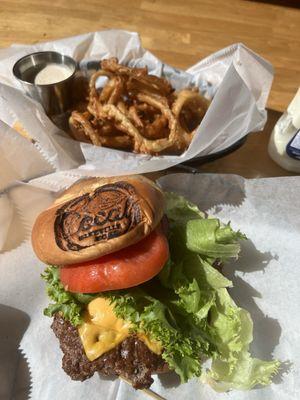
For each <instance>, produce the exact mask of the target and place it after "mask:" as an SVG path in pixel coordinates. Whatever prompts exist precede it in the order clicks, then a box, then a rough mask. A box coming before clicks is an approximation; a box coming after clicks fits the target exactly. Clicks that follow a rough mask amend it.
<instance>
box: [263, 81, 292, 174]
mask: <svg viewBox="0 0 300 400" xmlns="http://www.w3.org/2000/svg"><path fill="white" fill-rule="evenodd" d="M290 145H292V146H293V148H295V149H296V151H297V150H298V149H299V153H300V88H299V89H298V91H297V93H296V96H295V97H294V98H293V100H292V102H291V103H290V105H289V106H288V109H287V111H286V112H285V113H284V114H283V115H282V116H281V117H280V118H279V120H278V121H277V123H276V125H275V127H274V129H273V131H272V134H271V137H270V141H269V146H268V151H269V155H270V157H271V158H272V159H273V160H274V161H275V162H276V163H277V164H279V165H280V166H281V167H282V168H284V169H286V170H287V171H292V172H299V173H300V159H299V158H296V156H292V155H291V152H290V151H289V150H290V148H291V147H290ZM287 148H288V153H289V154H288V153H287Z"/></svg>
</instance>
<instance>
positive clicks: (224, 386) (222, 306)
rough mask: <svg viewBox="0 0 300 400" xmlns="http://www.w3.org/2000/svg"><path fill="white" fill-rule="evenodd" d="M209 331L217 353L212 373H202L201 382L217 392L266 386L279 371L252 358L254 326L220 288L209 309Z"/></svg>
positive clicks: (276, 366)
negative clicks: (250, 347) (250, 346)
mask: <svg viewBox="0 0 300 400" xmlns="http://www.w3.org/2000/svg"><path fill="white" fill-rule="evenodd" d="M209 331H210V332H211V335H212V337H213V338H214V343H215V344H216V346H217V349H218V352H217V353H216V354H215V355H214V357H213V361H212V365H211V370H210V371H207V372H204V373H203V374H202V378H201V379H202V380H203V381H205V382H207V383H209V384H210V385H211V386H212V387H213V388H214V389H215V390H217V391H227V390H230V389H239V390H249V389H251V388H253V387H254V386H256V385H259V384H260V385H268V384H270V383H271V379H272V376H273V375H274V374H276V373H277V372H278V368H279V366H280V362H279V361H277V360H274V361H262V360H259V359H257V358H252V357H251V355H250V353H249V345H250V343H251V342H252V339H253V336H252V333H253V323H252V320H251V317H250V315H249V313H248V312H247V311H245V310H243V309H242V308H239V307H237V306H236V305H235V303H234V302H233V300H232V299H231V298H230V296H229V294H228V292H227V290H225V289H219V290H218V294H217V302H216V304H215V305H214V306H213V307H212V309H211V321H210V324H209Z"/></svg>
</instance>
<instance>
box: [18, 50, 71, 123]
mask: <svg viewBox="0 0 300 400" xmlns="http://www.w3.org/2000/svg"><path fill="white" fill-rule="evenodd" d="M49 64H60V65H65V66H67V67H68V68H70V71H71V72H72V73H71V75H70V76H69V77H68V78H66V79H64V80H62V81H60V82H57V83H50V84H45V85H38V84H35V83H34V80H35V77H36V75H37V74H38V73H39V72H40V71H41V70H42V69H43V68H45V67H46V66H47V65H49ZM76 68H77V64H76V61H75V60H73V58H71V57H68V56H65V55H63V54H60V53H56V52H55V51H40V52H38V53H32V54H28V55H27V56H24V57H22V58H21V59H20V60H18V61H17V62H16V63H15V65H14V66H13V74H14V76H15V77H16V78H17V79H18V80H19V81H20V82H21V84H22V86H23V88H24V90H25V92H26V93H27V94H29V96H31V97H32V98H33V99H35V100H37V101H39V102H40V103H41V104H42V105H43V107H44V109H45V112H46V114H48V115H49V116H50V117H51V116H54V115H59V114H62V113H64V112H65V111H67V109H68V108H69V107H70V104H71V93H70V92H71V84H72V80H73V78H74V75H75V72H76Z"/></svg>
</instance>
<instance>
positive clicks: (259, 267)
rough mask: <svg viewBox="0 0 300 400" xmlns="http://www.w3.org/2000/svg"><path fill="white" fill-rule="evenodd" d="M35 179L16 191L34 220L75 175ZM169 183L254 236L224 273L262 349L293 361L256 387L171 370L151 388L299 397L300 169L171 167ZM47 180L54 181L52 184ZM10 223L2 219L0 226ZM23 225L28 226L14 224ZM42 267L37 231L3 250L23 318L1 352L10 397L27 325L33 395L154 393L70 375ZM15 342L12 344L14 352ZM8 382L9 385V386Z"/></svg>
mask: <svg viewBox="0 0 300 400" xmlns="http://www.w3.org/2000/svg"><path fill="white" fill-rule="evenodd" d="M33 182H34V186H33V185H29V184H19V185H15V186H14V187H11V189H10V190H9V191H8V196H9V198H10V199H12V202H13V204H14V207H15V208H16V209H17V210H18V213H19V214H20V215H21V216H22V220H23V221H25V225H26V226H25V227H26V229H27V230H28V229H29V227H30V225H31V224H32V222H33V220H34V217H35V214H37V213H38V212H39V211H40V210H41V209H43V208H44V207H46V205H47V204H49V203H50V202H51V201H52V200H53V197H54V196H55V193H54V192H53V188H55V191H58V190H59V189H60V188H63V187H64V186H65V185H66V184H67V183H68V184H70V183H71V182H70V177H67V178H65V177H64V176H63V174H61V173H58V174H52V175H49V176H46V177H43V178H38V179H35V180H34V181H33ZM160 184H161V185H162V187H163V188H164V189H165V190H170V191H176V192H178V193H180V194H182V195H185V196H186V197H187V198H188V199H190V200H191V201H193V202H195V203H196V204H198V205H199V207H200V208H201V209H202V210H206V211H209V213H211V214H213V215H215V216H217V217H218V218H220V219H221V220H222V221H224V222H227V221H229V220H231V222H232V226H233V228H235V229H240V230H241V231H243V232H244V233H245V234H246V235H247V236H248V238H249V240H248V241H247V242H243V243H242V252H241V255H240V258H239V260H238V261H237V262H231V263H229V264H228V265H227V266H226V267H225V270H224V273H225V274H226V276H228V277H229V278H230V279H232V280H233V283H234V288H233V289H231V294H232V296H233V298H234V299H235V300H236V302H237V303H238V304H239V305H241V306H242V307H245V308H246V309H247V310H248V311H250V313H251V315H252V318H253V321H254V342H253V345H252V352H253V354H254V355H255V356H257V357H260V358H264V359H271V358H272V357H275V358H278V359H280V360H281V361H282V362H284V364H283V368H282V372H281V374H280V375H279V376H277V377H276V378H275V383H273V384H272V385H271V386H269V387H267V388H259V389H254V390H252V391H250V392H239V391H234V392H230V393H227V394H218V393H215V392H213V391H212V389H210V388H209V387H208V386H205V385H202V384H201V383H199V381H198V380H197V379H194V380H192V381H190V382H188V383H187V384H184V385H180V386H178V381H177V380H176V379H174V377H172V376H170V375H169V376H162V377H160V378H155V382H154V384H153V386H152V389H153V390H155V391H156V392H158V393H160V394H161V395H162V396H164V397H165V398H166V399H168V400H169V399H172V400H173V399H174V400H177V399H178V400H181V399H183V398H186V399H205V400H218V399H221V398H222V399H223V398H225V397H226V399H228V400H242V399H243V400H245V399H247V400H271V399H272V400H296V399H299V398H300V372H299V371H300V361H299V354H300V342H299V337H298V336H299V331H300V315H299V309H300V308H299V307H300V292H299V268H297V264H298V260H299V259H300V247H299V242H300V216H299V197H300V179H299V178H298V177H285V178H269V179H256V180H246V179H243V178H241V177H238V176H235V175H212V174H201V175H200V174H199V175H191V174H176V175H167V176H165V177H163V178H162V179H160ZM47 186H48V188H50V189H51V190H47V189H46V187H47ZM21 223H22V222H21ZM1 229H2V226H1V225H0V232H1ZM15 229H16V230H17V229H20V227H19V226H15ZM42 270H43V265H42V263H41V262H39V261H38V260H37V258H36V257H35V255H34V254H33V251H32V249H31V246H30V243H29V242H28V241H27V242H23V243H22V244H21V245H20V246H19V247H18V248H16V249H14V250H10V251H9V252H6V253H4V254H2V255H1V256H0V274H1V280H0V304H1V306H0V307H2V309H1V315H3V307H5V310H4V311H5V313H6V314H5V315H7V313H9V315H11V313H13V315H16V324H17V322H18V324H17V326H18V327H19V329H18V330H17V331H16V332H14V334H13V335H12V336H11V338H9V340H8V338H7V336H6V341H5V340H4V338H3V331H2V330H1V331H0V332H1V333H0V354H3V353H5V354H6V358H4V360H8V361H10V364H9V365H7V368H2V369H1V368H0V382H3V381H5V382H8V383H9V382H10V384H7V385H6V386H2V392H1V391H0V399H1V400H2V399H7V398H10V395H11V393H10V391H9V390H11V382H12V379H11V371H12V370H13V369H15V368H16V365H13V364H14V361H15V360H16V357H13V355H15V353H14V352H15V351H16V342H18V341H19V340H20V336H21V335H22V334H23V333H24V332H25V334H24V336H23V338H22V340H21V344H20V347H21V349H22V351H23V352H24V354H25V355H26V357H27V359H28V363H29V366H30V370H31V379H32V387H31V399H33V400H40V399H43V400H53V399H55V400H71V399H72V400H77V399H78V400H79V399H82V398H89V399H90V400H101V399H103V400H114V399H118V400H127V399H129V398H130V399H138V400H145V399H147V396H146V395H145V394H143V393H141V392H139V391H134V390H133V389H132V388H130V387H129V386H128V385H127V384H126V383H124V382H120V381H119V380H115V381H110V380H103V379H100V378H99V377H98V376H97V375H95V376H94V377H93V378H92V379H90V380H88V381H85V382H83V383H81V382H74V381H71V380H70V379H69V378H68V376H67V375H65V373H64V372H63V371H62V369H61V367H60V364H61V356H62V355H61V351H60V350H59V347H58V342H57V340H56V338H55V337H54V334H53V333H52V331H51V330H50V324H51V320H50V319H49V318H47V317H44V316H43V315H42V310H43V308H44V307H45V306H46V304H47V302H48V299H47V297H46V295H45V293H44V283H43V281H42V280H41V279H40V273H41V271H42ZM7 307H11V308H13V309H8V308H7ZM10 312H11V313H10ZM28 323H29V327H28V328H27V329H26V327H27V325H28ZM7 349H10V352H9V354H11V355H12V356H11V357H9V356H8V350H7ZM8 366H9V367H8ZM4 390H6V393H5V394H2V393H3V391H4ZM5 395H6V396H7V397H5Z"/></svg>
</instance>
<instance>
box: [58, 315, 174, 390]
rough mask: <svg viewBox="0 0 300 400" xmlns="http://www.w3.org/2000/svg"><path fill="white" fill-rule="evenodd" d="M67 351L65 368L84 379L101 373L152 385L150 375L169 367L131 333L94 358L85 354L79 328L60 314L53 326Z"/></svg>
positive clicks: (138, 386) (142, 385) (139, 385)
mask: <svg viewBox="0 0 300 400" xmlns="http://www.w3.org/2000/svg"><path fill="white" fill-rule="evenodd" d="M51 328H52V329H53V331H54V333H55V336H56V337H57V338H58V339H59V342H60V348H61V350H62V352H63V353H64V356H63V359H62V368H63V369H64V371H65V372H66V373H67V374H68V375H69V376H70V377H71V378H72V379H74V380H79V381H84V380H85V379H88V378H90V377H91V376H93V375H94V373H95V372H99V373H100V374H103V375H122V376H124V378H126V379H128V380H130V381H131V383H132V386H133V387H134V388H135V389H144V388H149V387H150V386H151V384H152V382H153V379H152V378H151V374H152V373H155V372H160V371H162V370H163V369H165V368H166V363H165V362H164V360H163V359H162V358H161V356H158V355H157V354H155V353H153V352H152V351H151V350H149V349H148V347H147V346H146V345H145V344H144V343H143V342H142V341H141V340H139V339H138V338H137V337H136V336H134V335H132V336H129V337H128V338H126V339H125V340H124V341H123V342H121V343H120V344H119V345H118V346H116V347H115V348H114V349H112V350H110V351H108V352H107V353H105V354H103V355H102V356H101V357H99V358H97V359H96V360H94V361H89V360H88V358H87V357H86V355H85V352H84V349H83V346H82V343H81V340H80V337H79V335H78V331H77V329H76V328H75V327H74V326H73V325H72V324H71V323H70V322H69V321H66V320H65V319H64V318H63V317H61V316H60V315H59V314H56V315H55V316H54V320H53V323H52V325H51Z"/></svg>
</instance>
